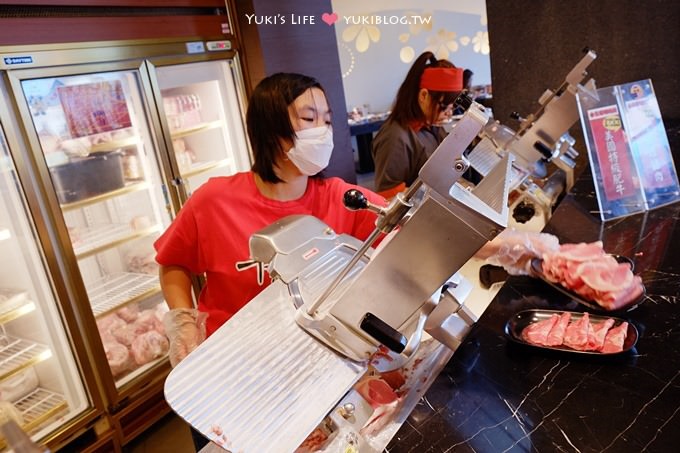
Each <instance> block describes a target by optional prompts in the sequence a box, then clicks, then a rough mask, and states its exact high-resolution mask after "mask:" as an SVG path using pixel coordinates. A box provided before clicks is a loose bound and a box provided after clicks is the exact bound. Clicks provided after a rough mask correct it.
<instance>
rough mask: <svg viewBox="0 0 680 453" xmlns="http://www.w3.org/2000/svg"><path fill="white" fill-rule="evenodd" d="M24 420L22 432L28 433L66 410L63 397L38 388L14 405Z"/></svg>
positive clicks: (66, 406) (66, 405)
mask: <svg viewBox="0 0 680 453" xmlns="http://www.w3.org/2000/svg"><path fill="white" fill-rule="evenodd" d="M14 406H15V407H16V408H17V409H19V412H21V415H22V417H23V418H24V424H23V426H22V428H23V430H24V431H26V432H28V433H30V432H32V431H33V430H35V429H36V428H39V427H40V425H42V424H44V423H45V422H47V421H48V420H50V419H51V418H53V417H56V416H57V415H59V414H60V413H61V412H62V411H64V410H65V409H67V408H68V404H67V403H66V400H65V399H64V396H63V395H60V394H59V393H56V392H52V391H50V390H47V389H44V388H41V387H38V388H37V389H35V390H34V391H33V392H31V393H29V394H28V395H26V396H25V397H23V398H22V399H20V400H19V401H16V402H15V403H14Z"/></svg>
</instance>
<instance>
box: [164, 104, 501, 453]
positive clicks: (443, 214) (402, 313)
mask: <svg viewBox="0 0 680 453" xmlns="http://www.w3.org/2000/svg"><path fill="white" fill-rule="evenodd" d="M460 102H461V103H462V104H464V105H465V107H467V111H466V113H465V114H464V116H463V118H462V119H461V120H460V121H459V122H458V123H457V124H456V126H455V127H454V128H453V130H452V131H451V133H450V134H449V136H448V137H447V138H446V139H445V140H444V141H443V142H442V144H441V145H440V146H439V148H437V150H436V151H435V153H434V154H433V155H432V156H431V158H430V159H429V160H428V161H427V163H426V164H425V165H424V167H423V168H422V169H421V171H420V174H419V179H418V180H417V181H416V183H414V184H413V186H411V187H410V188H409V190H407V191H406V192H404V193H402V194H399V195H398V196H397V197H395V198H394V199H393V200H392V202H391V203H390V204H389V205H388V206H387V207H385V208H381V207H377V206H373V205H371V204H370V203H368V202H367V201H366V199H365V198H364V197H363V195H362V194H361V193H360V192H358V191H350V192H348V193H347V194H346V195H345V204H346V206H348V208H349V209H363V208H366V209H371V210H374V211H376V212H377V213H378V220H377V222H376V229H375V231H374V232H373V234H372V235H371V236H370V237H369V238H368V239H367V240H366V241H365V242H364V243H361V242H360V241H358V240H357V239H355V238H353V237H350V236H347V235H338V234H336V233H335V232H334V231H332V230H331V229H330V228H329V227H328V226H326V225H325V224H324V223H322V222H321V221H319V220H318V219H316V218H314V217H310V216H292V217H287V218H283V219H281V220H280V221H278V222H276V223H274V224H272V225H270V226H269V227H267V228H265V229H263V230H261V231H259V232H258V233H257V234H255V235H254V236H253V237H252V238H251V241H250V249H251V255H252V258H253V259H256V260H258V261H260V262H262V263H264V264H265V265H266V266H267V269H268V272H269V273H270V275H271V276H272V283H271V285H270V286H269V287H267V288H266V289H265V290H264V291H262V292H261V293H260V294H259V295H258V296H257V297H256V298H254V299H253V300H252V301H251V302H249V303H248V304H247V305H246V306H245V307H244V308H243V309H242V310H241V311H239V312H238V313H237V314H236V315H235V316H234V317H233V318H232V319H230V320H229V321H228V322H227V323H226V324H225V325H224V326H222V327H221V328H220V329H218V331H217V332H215V333H214V334H213V335H212V336H211V337H210V338H208V339H207V340H206V341H205V342H204V343H203V344H201V345H200V346H199V347H198V348H197V349H196V350H195V351H194V352H192V353H191V354H190V355H189V356H188V357H187V358H186V359H185V360H183V361H182V362H181V363H180V364H179V365H178V366H177V367H176V368H175V369H174V370H173V371H172V372H171V374H170V375H169V377H168V379H167V380H166V384H165V393H166V399H167V401H168V403H169V404H170V406H171V407H172V408H173V409H174V410H175V412H177V413H178V414H179V415H180V416H181V417H183V418H184V419H185V420H186V421H188V422H189V423H190V424H192V425H193V426H194V427H195V428H196V429H198V430H199V431H200V432H202V433H203V434H204V435H205V436H206V437H208V438H209V439H211V440H213V441H214V443H215V444H214V446H215V448H217V447H216V446H217V445H219V446H221V447H222V448H225V449H228V450H230V451H244V452H262V451H267V452H279V451H280V452H291V451H295V450H296V448H297V447H298V446H299V445H300V444H301V443H302V442H303V441H304V440H305V438H306V437H307V436H308V435H309V434H310V433H311V432H312V431H314V430H315V428H316V429H317V430H318V429H319V427H323V429H324V430H325V434H326V438H327V440H326V445H325V447H324V448H325V449H326V450H325V451H335V450H336V449H341V448H342V447H343V446H344V447H347V446H352V445H353V446H354V447H355V448H356V449H357V451H362V452H363V451H380V450H382V448H384V446H385V445H386V444H387V442H388V441H389V439H390V437H391V435H390V433H391V434H394V432H396V428H395V426H396V427H398V425H400V424H401V423H402V422H403V419H404V417H405V415H404V414H406V415H407V414H408V412H410V410H411V409H412V407H413V406H414V405H415V402H417V399H418V398H419V396H420V395H421V394H422V392H423V391H424V389H423V385H429V384H428V382H429V381H430V379H433V378H434V376H436V374H437V373H438V371H439V368H438V367H441V366H443V364H444V363H445V362H446V360H448V358H449V357H450V355H451V354H452V351H453V350H454V349H456V348H457V347H458V346H459V345H460V343H461V341H462V340H463V339H464V337H465V335H466V334H467V332H468V331H469V329H470V326H471V325H472V324H474V322H475V321H476V320H477V317H476V315H475V314H474V313H473V312H472V311H471V310H469V309H468V308H467V307H466V305H465V304H464V302H465V298H466V296H467V294H469V292H470V283H469V282H467V281H466V280H465V278H463V277H462V276H461V275H459V274H457V271H458V270H459V269H460V268H461V267H462V266H463V265H464V264H465V263H466V262H468V261H469V260H470V258H471V257H472V256H473V255H474V254H475V253H476V252H477V250H478V249H479V248H481V247H482V246H483V245H484V244H485V243H487V241H489V240H491V239H493V238H494V237H495V236H496V235H497V234H498V233H499V232H501V231H502V230H503V228H505V226H506V222H507V219H508V203H507V199H508V191H509V181H510V176H511V168H512V162H513V155H512V154H510V153H506V155H504V156H503V157H501V158H500V159H498V161H497V163H496V164H495V165H494V166H493V168H491V169H490V170H489V171H488V172H487V174H486V176H485V177H484V178H483V179H482V180H481V181H480V182H479V183H478V184H475V185H473V184H469V183H467V182H465V181H464V180H463V179H462V178H461V176H462V175H463V174H464V173H465V172H466V170H467V169H468V168H469V162H468V161H467V159H466V158H465V157H464V155H463V154H464V152H465V151H466V149H467V148H468V147H469V145H470V143H471V142H473V141H474V140H476V139H477V138H478V137H479V136H480V134H482V133H483V130H484V128H485V126H486V125H487V124H488V123H489V114H488V113H487V112H486V111H485V109H484V108H483V107H482V106H480V105H478V104H476V103H473V102H472V101H470V100H469V99H468V98H466V97H461V98H460ZM383 234H387V236H386V237H385V239H384V240H383V241H382V243H381V244H380V245H379V246H378V247H377V248H376V249H373V248H372V245H373V244H374V243H375V241H376V239H377V238H378V237H379V236H381V235H383ZM381 357H382V359H381ZM393 368H399V369H401V370H405V371H404V372H405V374H406V375H407V378H406V381H407V382H406V386H405V389H404V395H403V397H402V398H400V401H399V403H398V404H394V405H393V406H392V407H391V408H390V411H389V412H390V413H389V414H388V415H385V408H380V407H378V408H376V407H372V406H371V405H370V404H368V402H367V401H366V400H365V399H364V398H362V397H361V395H360V394H358V393H357V392H356V390H355V389H354V388H353V386H355V384H356V383H357V382H358V381H359V380H360V379H362V377H365V376H366V375H367V374H370V373H379V372H380V371H388V370H390V369H393ZM406 387H408V388H406ZM382 415H385V416H384V417H382V420H381V423H380V424H373V425H372V428H373V429H372V430H371V432H367V431H366V429H365V428H366V426H367V425H368V424H370V423H371V421H374V420H375V419H376V418H377V417H380V416H382ZM399 417H401V419H399ZM338 451H339V450H338ZM342 451H345V450H342Z"/></svg>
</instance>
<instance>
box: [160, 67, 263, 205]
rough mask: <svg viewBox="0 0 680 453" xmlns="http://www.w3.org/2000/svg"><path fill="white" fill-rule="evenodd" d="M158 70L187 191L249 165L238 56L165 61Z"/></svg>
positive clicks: (189, 192) (176, 157)
mask: <svg viewBox="0 0 680 453" xmlns="http://www.w3.org/2000/svg"><path fill="white" fill-rule="evenodd" d="M156 71H157V73H156V77H157V79H158V86H159V88H160V90H161V95H162V104H163V112H164V114H165V120H166V124H167V127H168V129H169V131H170V136H171V138H172V149H173V151H174V155H175V160H176V162H177V168H178V169H179V173H180V174H179V176H180V177H181V180H182V182H183V183H184V188H185V190H186V192H187V195H189V194H191V192H192V191H193V190H196V188H198V187H199V186H200V185H201V184H203V183H204V182H206V181H207V180H208V178H210V177H213V176H226V175H232V174H234V173H236V172H241V171H247V170H249V169H250V162H251V160H250V153H249V151H248V145H247V142H246V134H245V127H244V122H243V115H242V104H241V101H242V99H243V98H242V96H240V94H241V91H242V90H241V89H240V88H239V86H240V85H239V84H238V82H237V81H238V80H240V79H239V78H238V73H237V72H236V71H237V66H236V65H235V63H234V61H232V60H217V61H205V62H195V63H185V64H180V65H171V66H161V67H158V68H157V69H156Z"/></svg>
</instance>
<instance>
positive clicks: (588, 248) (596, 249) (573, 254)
mask: <svg viewBox="0 0 680 453" xmlns="http://www.w3.org/2000/svg"><path fill="white" fill-rule="evenodd" d="M602 245H603V244H602V241H596V242H590V243H586V242H580V243H578V244H562V245H561V246H560V250H559V252H557V253H559V254H560V255H561V256H562V257H563V258H565V259H567V260H570V261H588V260H592V259H594V258H598V257H600V256H602V255H604V250H603V249H602Z"/></svg>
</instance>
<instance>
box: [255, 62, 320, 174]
mask: <svg viewBox="0 0 680 453" xmlns="http://www.w3.org/2000/svg"><path fill="white" fill-rule="evenodd" d="M310 88H319V89H320V90H321V91H323V92H324V95H325V94H326V92H325V90H324V89H323V87H322V86H321V84H320V83H319V82H318V81H317V80H316V79H315V78H313V77H309V76H306V75H302V74H295V73H283V72H279V73H276V74H273V75H271V76H269V77H266V78H264V79H262V81H261V82H260V83H259V84H258V85H257V87H255V90H254V91H253V94H252V96H251V97H250V102H249V103H248V111H247V112H246V124H247V129H248V138H249V139H250V144H251V146H252V148H253V157H254V162H253V166H252V170H253V172H255V173H257V174H258V175H259V176H260V178H262V180H263V181H266V182H272V183H279V182H283V181H282V180H281V179H280V178H279V177H278V176H277V175H276V172H275V171H274V167H275V165H276V158H277V156H278V155H279V154H280V153H281V152H285V151H286V150H283V149H281V140H282V139H283V140H294V139H295V130H294V128H293V125H292V124H291V122H290V116H289V114H288V107H289V106H290V105H291V104H292V103H293V102H294V101H295V99H297V98H298V97H299V96H300V95H301V94H302V93H304V92H305V91H307V90H309V89H310Z"/></svg>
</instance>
